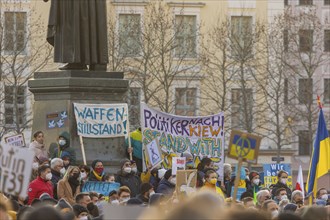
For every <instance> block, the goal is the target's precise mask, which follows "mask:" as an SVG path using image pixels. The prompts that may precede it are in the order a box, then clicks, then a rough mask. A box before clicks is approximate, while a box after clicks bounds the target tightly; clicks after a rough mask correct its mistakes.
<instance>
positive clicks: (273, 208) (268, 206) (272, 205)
mask: <svg viewBox="0 0 330 220" xmlns="http://www.w3.org/2000/svg"><path fill="white" fill-rule="evenodd" d="M261 209H262V210H263V211H265V212H268V213H270V214H271V217H272V219H275V218H276V217H277V216H278V214H279V211H278V209H279V208H278V205H277V204H276V202H275V201H274V200H267V201H265V202H264V203H263V204H262V206H261Z"/></svg>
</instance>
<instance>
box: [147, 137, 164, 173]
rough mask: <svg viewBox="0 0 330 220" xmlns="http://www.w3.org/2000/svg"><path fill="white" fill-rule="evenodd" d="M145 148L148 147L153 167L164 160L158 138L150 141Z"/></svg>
mask: <svg viewBox="0 0 330 220" xmlns="http://www.w3.org/2000/svg"><path fill="white" fill-rule="evenodd" d="M145 148H146V149H147V151H146V153H147V156H148V162H149V163H150V165H151V167H155V166H156V165H158V164H160V163H161V162H162V156H161V151H160V148H159V143H158V140H157V139H154V140H153V141H151V142H150V143H148V144H147V145H146V146H145Z"/></svg>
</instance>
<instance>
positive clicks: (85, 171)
mask: <svg viewBox="0 0 330 220" xmlns="http://www.w3.org/2000/svg"><path fill="white" fill-rule="evenodd" d="M79 169H80V182H81V184H83V183H85V182H86V181H88V175H89V173H90V172H91V169H90V167H89V166H87V165H80V166H79Z"/></svg>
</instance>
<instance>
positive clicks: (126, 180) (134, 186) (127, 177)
mask: <svg viewBox="0 0 330 220" xmlns="http://www.w3.org/2000/svg"><path fill="white" fill-rule="evenodd" d="M127 161H129V160H123V161H122V162H121V166H120V167H123V166H124V164H125V162H127ZM115 181H116V182H117V183H120V186H127V187H128V188H129V189H130V190H131V198H133V197H136V196H137V195H138V194H140V186H141V179H140V178H139V177H138V176H137V175H135V174H132V173H128V174H126V173H124V172H123V171H122V170H120V171H118V173H117V176H116V180H115Z"/></svg>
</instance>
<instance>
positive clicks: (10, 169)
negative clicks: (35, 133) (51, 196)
mask: <svg viewBox="0 0 330 220" xmlns="http://www.w3.org/2000/svg"><path fill="white" fill-rule="evenodd" d="M33 157H34V153H33V152H32V151H30V150H28V149H27V148H17V147H13V146H10V145H4V146H1V145H0V164H1V168H0V191H2V192H6V193H9V194H11V195H15V196H21V197H25V196H26V193H27V189H28V186H29V182H30V176H31V171H32V167H31V164H32V163H33Z"/></svg>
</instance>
